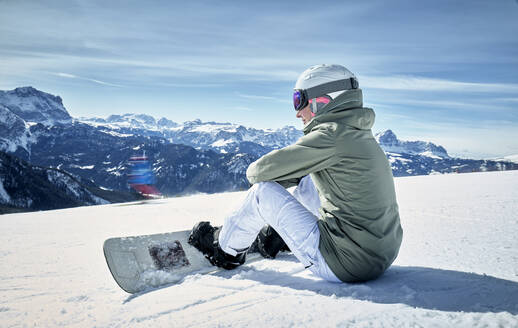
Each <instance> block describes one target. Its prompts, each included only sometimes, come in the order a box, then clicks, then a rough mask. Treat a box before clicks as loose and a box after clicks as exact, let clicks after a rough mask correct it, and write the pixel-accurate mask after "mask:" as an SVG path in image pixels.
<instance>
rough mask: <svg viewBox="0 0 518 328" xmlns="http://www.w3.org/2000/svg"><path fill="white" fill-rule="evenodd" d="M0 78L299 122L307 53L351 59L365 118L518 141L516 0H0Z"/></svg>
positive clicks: (123, 105) (460, 145) (96, 103)
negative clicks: (296, 94)
mask: <svg viewBox="0 0 518 328" xmlns="http://www.w3.org/2000/svg"><path fill="white" fill-rule="evenodd" d="M0 22H1V23H0V89H2V90H9V89H13V88H15V87H18V86H26V85H32V86H34V87H36V88H38V89H40V90H42V91H46V92H49V93H52V94H56V95H60V96H61V97H62V98H63V100H64V104H65V106H66V108H67V109H68V111H69V112H70V114H71V115H72V116H74V117H79V116H87V117H91V116H99V117H106V116H108V115H110V114H121V113H128V112H130V113H147V114H150V115H153V116H155V117H156V118H160V117H167V118H169V119H171V120H173V121H176V122H183V121H186V120H193V119H196V118H200V119H202V120H203V121H218V122H233V123H239V124H243V125H246V126H252V127H259V128H278V127H282V126H284V125H294V126H297V127H301V123H300V122H299V121H298V120H297V119H296V118H295V111H294V110H293V108H292V104H291V96H292V88H293V86H294V84H295V80H296V79H297V76H298V75H299V74H300V73H301V72H302V71H304V70H305V69H306V68H307V67H309V66H312V65H315V64H320V63H336V64H342V65H344V66H346V67H347V68H348V69H349V70H351V71H352V72H354V73H355V74H356V75H357V77H358V79H359V82H360V87H361V88H362V89H363V91H364V103H365V105H366V106H370V107H373V108H374V110H375V111H376V113H377V120H376V123H375V126H374V128H373V130H374V132H378V131H381V130H385V129H389V128H390V129H392V130H393V131H394V132H395V133H396V134H397V135H398V137H400V138H402V139H405V140H417V139H420V140H428V141H433V142H435V143H437V144H440V145H443V146H444V147H446V149H447V150H448V151H449V152H450V153H452V154H454V155H459V156H470V157H491V156H504V155H512V154H518V37H517V35H518V2H517V1H515V0H500V1H487V0H486V1H477V0H471V1H364V2H361V1H337V2H326V1H311V2H309V1H308V2H305V1H254V2H248V1H190V2H188V3H185V2H184V1H178V2H176V1H83V0H81V1H79V0H76V1H70V0H62V1H16V0H0Z"/></svg>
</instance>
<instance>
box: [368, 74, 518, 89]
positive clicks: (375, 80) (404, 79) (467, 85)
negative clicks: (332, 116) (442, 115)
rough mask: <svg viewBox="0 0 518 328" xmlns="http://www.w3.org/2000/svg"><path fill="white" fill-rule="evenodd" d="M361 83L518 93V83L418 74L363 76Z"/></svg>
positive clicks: (399, 87) (398, 87)
mask: <svg viewBox="0 0 518 328" xmlns="http://www.w3.org/2000/svg"><path fill="white" fill-rule="evenodd" d="M360 85H361V86H363V87H367V88H375V89H387V90H419V91H455V92H476V93H491V92H501V93H518V84H512V83H509V84H506V83H476V82H460V81H455V80H442V79H431V78H425V77H417V76H384V77H375V76H362V77H361V78H360Z"/></svg>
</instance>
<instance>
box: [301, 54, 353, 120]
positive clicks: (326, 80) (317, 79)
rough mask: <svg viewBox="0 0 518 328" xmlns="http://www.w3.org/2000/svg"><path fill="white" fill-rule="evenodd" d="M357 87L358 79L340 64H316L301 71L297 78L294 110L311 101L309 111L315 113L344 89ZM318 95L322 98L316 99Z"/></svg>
mask: <svg viewBox="0 0 518 328" xmlns="http://www.w3.org/2000/svg"><path fill="white" fill-rule="evenodd" d="M357 88H358V80H357V79H356V76H354V74H353V73H351V71H349V70H348V69H347V68H345V67H343V66H341V65H326V64H322V65H316V66H312V67H310V68H308V69H307V70H305V71H304V72H302V74H300V76H299V78H298V79H297V83H295V88H294V89H295V93H294V94H293V104H294V106H295V109H296V110H300V109H302V108H304V107H306V106H307V104H308V103H311V111H312V112H313V113H316V112H317V111H318V110H321V109H322V108H323V106H325V105H327V103H329V101H330V100H333V99H335V98H336V97H338V96H339V95H340V94H342V93H343V92H345V91H346V90H350V89H357ZM320 97H324V98H323V99H321V101H318V100H319V99H317V98H320ZM326 98H327V100H326Z"/></svg>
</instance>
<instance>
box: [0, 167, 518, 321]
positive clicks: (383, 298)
mask: <svg viewBox="0 0 518 328" xmlns="http://www.w3.org/2000/svg"><path fill="white" fill-rule="evenodd" d="M517 185H518V172H517V171H514V172H513V171H507V172H488V173H470V174H452V175H434V176H418V177H405V178H396V188H397V195H398V202H399V205H400V213H401V222H402V226H403V229H404V239H403V245H402V247H401V251H400V255H399V257H398V258H397V259H396V261H395V263H394V265H393V266H392V267H391V268H390V269H389V270H388V271H387V272H386V273H385V274H384V275H383V276H382V277H381V278H379V279H377V280H375V281H370V282H367V283H359V284H335V283H329V282H325V281H322V280H320V279H318V278H316V277H314V276H313V275H312V274H311V273H310V272H309V271H308V270H304V268H303V267H302V265H301V264H299V263H298V262H297V260H296V259H295V258H294V257H293V256H292V255H290V254H282V255H281V256H279V257H278V259H276V260H260V261H257V262H254V263H251V264H249V265H245V266H243V267H241V268H239V269H237V270H232V271H223V272H217V273H214V274H210V275H201V274H197V275H192V276H188V277H186V278H184V279H183V280H182V281H181V283H179V284H177V285H171V286H167V287H164V288H158V289H155V290H151V291H146V292H143V293H140V294H135V295H130V294H127V293H125V292H124V291H122V290H121V289H120V288H119V287H118V286H117V284H116V283H115V281H114V280H113V279H112V277H111V274H110V272H109V270H108V268H107V267H106V263H105V260H104V257H103V254H102V244H103V242H104V240H105V239H107V238H109V237H114V236H133V235H141V234H151V233H161V232H168V231H174V230H184V229H190V228H191V227H192V226H193V225H194V224H195V223H196V222H198V221H200V220H207V219H208V220H211V221H212V222H214V223H215V224H222V223H223V219H224V217H225V215H226V214H228V213H229V210H230V209H229V205H231V206H236V205H237V204H239V202H240V201H242V200H243V199H244V196H245V193H244V192H236V193H222V194H215V195H204V194H199V195H194V196H190V197H183V198H171V199H168V200H161V201H151V202H149V203H146V206H139V205H140V203H135V204H134V205H131V204H130V205H127V204H125V206H120V205H102V206H91V207H81V208H74V209H65V210H55V211H46V212H34V213H20V214H9V215H2V216H0V229H1V231H2V234H3V236H2V239H0V245H1V247H0V263H1V266H0V327H24V326H37V327H107V326H109V327H141V326H143V327H150V326H152V327H214V326H222V327H245V326H250V327H286V326H294V327H315V326H321V327H335V326H339V327H349V326H351V327H416V326H418V327H444V326H459V327H518V241H517V239H516V236H517V235H518V214H517V213H518V188H516V186H517Z"/></svg>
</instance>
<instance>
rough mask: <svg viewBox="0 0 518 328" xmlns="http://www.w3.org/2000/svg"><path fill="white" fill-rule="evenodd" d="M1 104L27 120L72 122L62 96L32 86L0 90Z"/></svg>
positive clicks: (52, 122) (50, 122)
mask: <svg viewBox="0 0 518 328" xmlns="http://www.w3.org/2000/svg"><path fill="white" fill-rule="evenodd" d="M0 104H2V105H3V106H4V107H5V108H7V109H8V110H9V111H10V112H12V113H13V114H16V115H17V116H19V117H20V118H22V119H23V120H24V121H26V122H34V123H41V124H44V125H54V124H56V123H61V124H67V123H71V122H72V118H71V117H70V115H69V114H68V111H67V110H66V109H65V107H64V106H63V100H62V99H61V97H59V96H54V95H52V94H49V93H46V92H43V91H39V90H37V89H35V88H33V87H31V86H27V87H19V88H16V89H14V90H8V91H1V90H0Z"/></svg>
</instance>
